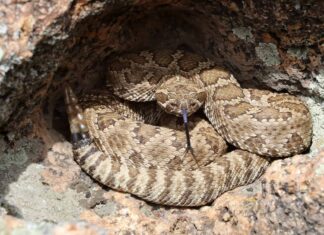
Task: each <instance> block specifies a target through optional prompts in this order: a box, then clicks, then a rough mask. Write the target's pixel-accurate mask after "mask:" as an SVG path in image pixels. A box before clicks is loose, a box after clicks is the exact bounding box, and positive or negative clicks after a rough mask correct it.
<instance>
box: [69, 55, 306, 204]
mask: <svg viewBox="0 0 324 235" xmlns="http://www.w3.org/2000/svg"><path fill="white" fill-rule="evenodd" d="M107 80H108V85H109V86H111V88H110V89H101V90H96V91H94V92H92V93H90V94H87V95H83V96H82V97H80V98H77V97H76V96H75V94H74V93H73V91H72V89H71V88H70V87H69V86H66V89H65V99H66V105H67V113H68V117H69V122H70V129H71V134H72V143H73V151H74V158H75V160H76V162H77V163H78V164H79V165H80V166H81V167H82V169H83V170H84V171H85V172H87V173H88V174H89V175H90V176H91V177H93V178H94V179H96V180H97V181H99V182H101V183H102V184H104V185H107V186H109V187H111V188H113V189H116V190H120V191H124V192H129V193H131V194H133V195H136V196H138V197H140V198H142V199H144V200H147V201H150V202H154V203H157V204H162V205H173V206H201V205H205V204H207V203H210V202H212V201H213V200H215V198H217V197H218V196H219V195H221V194H222V193H224V192H225V191H228V190H231V189H233V188H236V187H238V186H241V185H246V184H249V183H251V182H253V181H254V180H255V179H257V178H258V177H259V176H260V175H261V174H262V173H263V172H264V170H265V169H266V167H267V166H268V164H269V159H270V158H277V157H287V156H291V155H294V154H296V153H300V152H302V151H304V150H305V149H307V148H308V147H309V145H310V142H311V134H312V122H311V116H310V113H309V111H308V109H307V107H306V106H305V105H304V104H303V102H302V101H300V100H299V99H298V98H296V97H294V96H291V95H288V94H279V93H273V92H270V91H262V90H257V89H242V88H241V87H240V85H239V84H238V82H237V81H236V80H235V78H234V76H233V75H232V74H231V73H229V72H227V71H225V70H223V69H221V68H219V67H217V66H216V65H215V63H214V62H213V61H212V60H210V59H208V58H205V57H203V56H200V55H197V54H194V53H191V52H187V51H182V50H174V51H173V50H159V51H141V52H138V53H126V54H121V55H119V56H117V57H115V58H113V59H111V60H109V61H108V63H107ZM111 90H112V91H111ZM112 93H113V94H112ZM157 104H158V105H157ZM183 110H186V112H187V114H186V115H188V116H190V117H189V122H188V125H189V127H188V128H189V134H190V141H191V150H192V151H188V143H187V142H186V134H185V132H184V131H183V121H182V120H181V118H179V117H177V116H181V114H182V113H183V112H184V111H183ZM197 110H198V111H197ZM199 110H202V112H199ZM196 111H197V112H196ZM206 118H207V120H206ZM225 141H226V142H228V143H230V144H231V145H233V146H234V147H235V148H236V149H235V150H233V151H230V152H227V150H226V142H225Z"/></svg>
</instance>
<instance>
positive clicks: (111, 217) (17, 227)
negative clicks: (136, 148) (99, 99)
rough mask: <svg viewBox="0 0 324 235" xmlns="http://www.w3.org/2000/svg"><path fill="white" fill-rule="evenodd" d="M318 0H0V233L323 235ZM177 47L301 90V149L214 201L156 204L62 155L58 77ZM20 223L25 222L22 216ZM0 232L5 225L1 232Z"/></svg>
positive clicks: (92, 76) (97, 79) (238, 72)
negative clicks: (306, 115) (305, 127)
mask: <svg viewBox="0 0 324 235" xmlns="http://www.w3.org/2000/svg"><path fill="white" fill-rule="evenodd" d="M323 7H324V6H323V2H322V1H320V0H318V1H316V0H300V1H295V0H288V1H267V0H251V1H234V0H233V1H231V0H218V1H217V0H214V1H210V0H204V1H194V0H155V1H152V0H151V1H150V0H134V1H109V0H108V1H100V0H98V1H92V0H54V1H46V0H36V1H13V0H4V1H2V2H1V3H0V234H1V232H2V231H8V233H9V231H12V232H15V233H18V234H19V233H20V234H25V233H27V231H32V232H33V233H34V234H106V233H116V234H133V233H140V234H174V233H178V234H323V233H324V224H323V221H324V209H323V204H324V192H323V185H324V182H323V181H324V176H323V175H324V162H323V159H324V158H323V157H324V152H323V151H324V150H321V149H323V148H324V105H323V101H324V67H323V61H322V60H323V56H322V55H323V53H324V44H323V43H324V41H323V37H322V31H323V27H324V18H323V13H322V9H323ZM164 47H168V48H186V49H190V50H193V51H196V52H198V53H202V54H204V55H206V56H209V57H211V58H212V59H214V60H215V61H217V62H218V63H219V65H221V66H223V67H225V68H226V69H228V70H230V71H231V72H233V73H234V74H235V76H236V77H237V79H238V80H239V81H240V82H241V84H242V85H243V86H244V87H260V88H263V89H272V90H276V91H279V92H280V91H286V92H290V93H292V94H295V95H298V96H299V97H301V98H302V99H303V100H304V101H305V102H306V103H307V104H308V106H309V108H310V111H311V113H312V117H313V122H314V136H313V144H312V146H311V148H310V153H308V154H306V155H299V156H294V157H293V158H288V159H284V160H277V161H275V162H273V164H272V165H271V166H270V167H269V169H268V170H267V172H266V173H265V175H264V176H263V177H262V178H261V179H260V180H258V181H257V182H255V183H254V184H252V185H248V186H245V187H241V188H238V189H235V190H233V191H231V192H228V193H225V194H224V195H222V196H221V197H220V198H218V199H217V200H216V201H215V202H214V204H213V205H209V206H205V207H202V208H198V209H179V208H165V207H159V206H156V205H151V204H147V203H145V202H143V201H141V200H139V199H136V198H134V197H132V196H130V195H128V194H122V193H118V192H114V191H111V190H109V189H107V188H105V187H102V186H100V185H98V184H97V183H95V182H93V181H92V180H91V179H90V178H89V177H88V176H87V175H86V174H84V173H83V172H81V171H80V168H79V167H78V165H77V164H76V163H75V162H74V161H73V160H72V153H71V145H70V144H69V143H68V142H67V139H68V138H67V136H68V127H67V120H66V116H65V111H64V105H63V100H62V93H61V90H62V89H61V87H62V84H63V83H64V82H69V83H71V84H72V85H73V86H74V88H75V89H76V90H77V91H84V90H87V89H90V88H92V87H95V86H98V85H100V84H102V81H103V80H104V75H103V74H104V69H105V61H106V59H107V58H108V57H110V56H113V55H114V54H116V53H118V52H120V51H131V50H137V49H147V48H164ZM27 221H28V222H27ZM5 234H6V233H5Z"/></svg>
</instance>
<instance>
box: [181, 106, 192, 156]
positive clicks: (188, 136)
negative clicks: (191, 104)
mask: <svg viewBox="0 0 324 235" xmlns="http://www.w3.org/2000/svg"><path fill="white" fill-rule="evenodd" d="M181 113H182V117H183V122H184V126H185V131H186V137H187V150H191V143H190V135H189V127H188V112H187V110H186V109H182V110H181Z"/></svg>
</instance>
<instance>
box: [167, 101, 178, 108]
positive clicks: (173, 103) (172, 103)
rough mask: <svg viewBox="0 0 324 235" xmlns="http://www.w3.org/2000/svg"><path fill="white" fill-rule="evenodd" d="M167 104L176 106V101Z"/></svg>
mask: <svg viewBox="0 0 324 235" xmlns="http://www.w3.org/2000/svg"><path fill="white" fill-rule="evenodd" d="M169 105H170V106H171V107H172V108H175V107H177V103H176V102H170V103H169Z"/></svg>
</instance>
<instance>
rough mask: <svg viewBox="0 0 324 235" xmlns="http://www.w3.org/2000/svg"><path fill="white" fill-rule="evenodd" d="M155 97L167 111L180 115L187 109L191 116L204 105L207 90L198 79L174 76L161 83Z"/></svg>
mask: <svg viewBox="0 0 324 235" xmlns="http://www.w3.org/2000/svg"><path fill="white" fill-rule="evenodd" d="M155 98H156V100H157V103H158V104H159V105H160V106H161V107H162V109H163V110H165V111H166V112H167V113H170V114H173V115H176V116H178V117H180V116H182V112H183V111H182V110H186V111H187V115H188V116H190V115H191V114H193V113H195V112H196V111H197V110H198V109H199V108H200V107H201V106H202V105H203V103H204V102H205V99H206V92H205V90H204V89H203V86H202V85H201V84H199V82H198V81H194V80H189V79H187V78H185V77H182V76H174V77H172V78H170V79H168V80H166V81H165V82H163V83H162V84H161V85H160V87H159V88H158V89H157V90H156V92H155Z"/></svg>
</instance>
